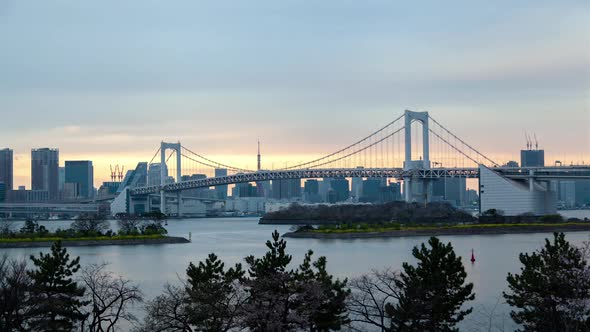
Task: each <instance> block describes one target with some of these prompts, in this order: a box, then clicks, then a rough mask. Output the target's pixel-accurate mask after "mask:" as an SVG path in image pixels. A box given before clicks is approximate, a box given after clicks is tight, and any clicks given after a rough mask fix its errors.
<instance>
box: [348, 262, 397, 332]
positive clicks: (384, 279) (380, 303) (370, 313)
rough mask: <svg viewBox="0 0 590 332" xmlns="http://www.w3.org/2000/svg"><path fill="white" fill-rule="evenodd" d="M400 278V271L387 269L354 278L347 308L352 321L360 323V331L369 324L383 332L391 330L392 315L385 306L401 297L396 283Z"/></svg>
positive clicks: (356, 323)
mask: <svg viewBox="0 0 590 332" xmlns="http://www.w3.org/2000/svg"><path fill="white" fill-rule="evenodd" d="M398 278H399V273H397V272H394V271H392V270H391V269H386V270H384V271H372V272H371V273H370V274H365V275H363V276H360V277H358V278H355V279H352V281H351V284H350V287H351V289H352V292H351V295H350V297H349V298H348V301H347V308H348V312H349V313H350V315H351V317H350V318H351V321H352V323H353V324H355V325H360V327H361V328H360V329H359V330H360V331H362V330H367V329H368V328H365V327H368V326H372V327H373V329H374V328H377V329H378V330H379V331H381V332H386V331H389V330H390V328H391V317H389V316H388V315H387V313H386V312H385V307H386V306H387V304H388V303H392V302H397V300H398V299H399V295H400V289H399V288H398V287H397V286H396V284H395V281H396V280H398Z"/></svg>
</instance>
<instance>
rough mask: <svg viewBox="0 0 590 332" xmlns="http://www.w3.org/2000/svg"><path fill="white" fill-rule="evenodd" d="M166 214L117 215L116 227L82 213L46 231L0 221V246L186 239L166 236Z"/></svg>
mask: <svg viewBox="0 0 590 332" xmlns="http://www.w3.org/2000/svg"><path fill="white" fill-rule="evenodd" d="M165 220H166V216H165V215H164V214H161V213H159V212H153V213H147V214H143V215H121V216H118V221H117V224H118V230H116V231H114V230H112V229H111V227H110V222H109V221H108V220H106V219H104V218H103V217H101V216H97V215H82V216H80V217H78V218H77V219H76V220H75V221H74V222H72V224H71V225H70V227H69V228H68V229H56V230H55V231H49V230H48V229H47V228H46V227H45V226H43V225H40V224H39V223H38V222H36V221H34V220H30V219H29V220H26V221H25V223H24V225H23V226H22V227H21V228H20V229H18V230H15V229H12V227H11V224H10V223H2V224H1V225H0V248H26V247H50V246H51V245H52V243H53V242H55V241H61V242H62V243H63V245H64V246H99V245H136V244H169V243H188V242H190V241H189V240H187V239H185V238H183V237H175V236H168V235H167V233H168V231H167V230H166V229H165V228H164V222H165Z"/></svg>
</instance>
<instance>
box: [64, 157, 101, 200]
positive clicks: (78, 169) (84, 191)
mask: <svg viewBox="0 0 590 332" xmlns="http://www.w3.org/2000/svg"><path fill="white" fill-rule="evenodd" d="M65 168H66V180H65V183H77V184H78V195H79V196H80V197H82V198H91V197H93V196H94V166H92V161H91V160H75V161H70V160H66V167H65Z"/></svg>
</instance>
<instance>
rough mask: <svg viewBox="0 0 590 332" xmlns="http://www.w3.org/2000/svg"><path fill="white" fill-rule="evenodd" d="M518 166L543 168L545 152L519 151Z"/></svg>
mask: <svg viewBox="0 0 590 332" xmlns="http://www.w3.org/2000/svg"><path fill="white" fill-rule="evenodd" d="M520 164H521V165H522V167H543V166H545V150H530V149H529V150H520Z"/></svg>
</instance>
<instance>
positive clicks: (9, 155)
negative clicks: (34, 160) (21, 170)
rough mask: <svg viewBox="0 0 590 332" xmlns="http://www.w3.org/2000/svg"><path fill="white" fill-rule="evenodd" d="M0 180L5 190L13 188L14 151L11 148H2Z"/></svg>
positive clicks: (0, 154)
mask: <svg viewBox="0 0 590 332" xmlns="http://www.w3.org/2000/svg"><path fill="white" fill-rule="evenodd" d="M0 182H2V183H4V186H5V190H12V189H13V186H14V153H13V151H12V150H11V149H8V148H6V149H1V150H0Z"/></svg>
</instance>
